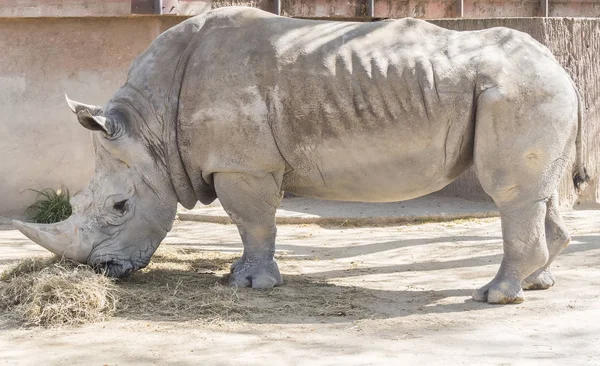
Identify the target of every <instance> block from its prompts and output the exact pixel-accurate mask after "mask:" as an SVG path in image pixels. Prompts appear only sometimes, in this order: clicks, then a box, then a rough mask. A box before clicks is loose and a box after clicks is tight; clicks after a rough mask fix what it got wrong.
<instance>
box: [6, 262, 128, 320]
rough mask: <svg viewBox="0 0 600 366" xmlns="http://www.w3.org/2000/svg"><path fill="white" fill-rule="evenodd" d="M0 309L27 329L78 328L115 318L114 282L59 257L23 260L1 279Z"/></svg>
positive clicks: (115, 290)
mask: <svg viewBox="0 0 600 366" xmlns="http://www.w3.org/2000/svg"><path fill="white" fill-rule="evenodd" d="M0 280H1V281H2V283H1V284H0V309H2V310H5V311H9V312H11V313H12V314H14V315H16V317H17V318H18V319H19V320H21V321H22V322H23V323H24V324H27V325H43V326H61V325H79V324H84V323H89V322H95V321H100V320H104V319H106V318H107V317H109V316H111V315H112V314H114V312H115V310H116V304H117V299H118V296H117V287H116V286H115V284H114V281H112V280H110V279H109V278H107V277H104V276H101V275H98V274H96V273H95V272H94V271H93V270H92V269H91V268H90V267H88V266H82V265H77V264H75V263H72V262H69V261H65V260H60V258H58V257H36V258H30V259H26V260H24V261H22V262H20V263H17V264H16V265H14V266H13V267H12V268H10V269H8V270H6V271H5V272H3V273H2V275H1V276H0Z"/></svg>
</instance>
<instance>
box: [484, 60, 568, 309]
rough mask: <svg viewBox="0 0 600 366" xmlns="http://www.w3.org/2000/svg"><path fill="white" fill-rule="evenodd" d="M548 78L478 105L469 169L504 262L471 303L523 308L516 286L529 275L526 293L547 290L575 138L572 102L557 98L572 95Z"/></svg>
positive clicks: (488, 94)
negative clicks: (492, 212) (493, 211)
mask: <svg viewBox="0 0 600 366" xmlns="http://www.w3.org/2000/svg"><path fill="white" fill-rule="evenodd" d="M548 67H549V68H550V69H549V70H550V71H552V69H551V67H552V66H551V65H549V66H548ZM550 71H549V72H548V73H547V74H545V75H546V76H544V77H540V78H539V80H531V83H530V85H522V86H516V85H514V84H510V81H508V80H506V81H504V82H505V83H508V84H507V85H501V86H503V87H497V88H490V89H487V90H486V91H484V92H482V93H481V94H480V96H479V98H478V102H477V120H476V122H475V123H476V127H475V135H476V139H475V145H474V156H475V158H474V164H475V169H476V172H477V176H478V178H479V181H480V183H481V185H482V187H483V189H484V190H485V191H486V193H488V194H489V195H490V196H491V197H492V198H493V200H494V202H495V203H496V205H497V206H498V208H499V210H500V218H501V225H502V238H503V248H504V256H503V258H502V262H501V264H500V269H499V270H498V273H497V274H496V276H495V277H494V279H492V281H491V282H489V283H488V284H487V285H485V286H483V287H482V288H480V289H478V290H476V291H475V292H474V293H473V299H474V300H477V301H487V302H488V303H519V302H522V301H523V300H524V293H523V289H522V283H523V280H525V279H526V278H528V276H530V275H531V274H532V273H534V272H536V271H539V272H538V273H537V274H535V275H534V276H535V277H536V278H531V277H529V279H528V280H527V281H526V282H525V285H526V286H527V287H531V286H540V287H542V286H543V287H546V286H549V285H551V284H552V283H553V278H552V275H551V274H550V273H549V272H544V271H545V270H546V267H547V266H548V265H549V264H550V262H551V261H552V260H553V259H554V258H555V257H556V256H557V255H558V253H559V252H560V250H561V249H562V247H564V245H565V244H566V243H567V241H568V234H567V233H566V230H564V226H563V224H562V220H560V216H559V215H558V211H557V209H556V207H555V206H556V202H555V201H556V191H557V188H558V184H559V179H560V177H561V176H562V174H563V172H564V171H565V169H566V168H567V165H568V162H569V161H570V159H569V154H570V151H571V150H572V146H573V145H574V142H575V137H576V134H577V118H576V116H577V97H576V95H575V94H574V93H568V92H559V91H560V90H563V88H564V90H572V89H571V86H570V81H569V80H568V78H567V77H566V75H565V74H564V71H561V72H560V73H558V72H557V73H552V72H550ZM521 88H522V89H523V90H521ZM541 92H543V93H542V94H540V93H541ZM529 95H532V97H524V96H529ZM536 95H541V96H540V98H542V97H543V98H544V100H545V103H540V102H539V101H538V99H537V98H535V96H536ZM515 106H518V108H517V107H515ZM548 202H550V204H548ZM547 212H548V214H547ZM547 233H548V234H549V235H550V238H549V240H548V241H547V240H546V239H547V238H546V235H547ZM555 238H556V239H555ZM536 281H537V282H539V283H538V284H535V285H530V282H536Z"/></svg>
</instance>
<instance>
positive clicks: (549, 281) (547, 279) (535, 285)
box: [521, 269, 555, 290]
mask: <svg viewBox="0 0 600 366" xmlns="http://www.w3.org/2000/svg"><path fill="white" fill-rule="evenodd" d="M554 282H555V281H554V275H553V274H552V273H550V271H548V270H547V269H544V270H541V271H535V272H533V273H532V274H531V275H529V277H527V278H526V279H524V280H523V282H522V283H521V286H522V287H523V289H524V290H545V289H547V288H550V287H552V286H554Z"/></svg>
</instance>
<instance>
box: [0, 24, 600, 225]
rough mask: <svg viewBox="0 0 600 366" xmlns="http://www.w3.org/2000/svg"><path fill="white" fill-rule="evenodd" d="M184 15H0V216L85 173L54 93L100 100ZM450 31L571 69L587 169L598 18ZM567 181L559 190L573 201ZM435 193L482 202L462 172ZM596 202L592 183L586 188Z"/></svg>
mask: <svg viewBox="0 0 600 366" xmlns="http://www.w3.org/2000/svg"><path fill="white" fill-rule="evenodd" d="M183 19H185V17H178V16H173V17H164V16H163V17H161V16H144V17H114V18H110V17H107V18H93V17H87V18H29V19H26V18H20V19H19V18H14V19H10V18H0V35H1V36H0V50H2V57H0V194H1V195H2V200H0V215H17V214H20V213H22V210H23V209H24V208H25V207H26V205H28V204H29V203H31V202H32V200H33V197H34V194H32V193H31V192H28V191H26V189H27V188H40V187H55V188H58V187H59V186H60V185H61V184H64V185H65V186H67V187H68V188H70V189H71V191H72V192H73V193H75V192H76V191H77V190H79V189H81V188H82V187H84V186H85V185H86V184H87V182H88V181H89V179H90V177H91V174H92V171H93V155H92V148H91V141H90V137H89V133H88V132H87V131H86V130H84V129H83V128H82V127H80V126H79V124H78V123H77V121H76V119H75V117H74V116H73V115H72V114H71V112H70V111H69V110H68V108H67V107H66V106H65V102H64V99H63V94H64V93H68V95H69V96H70V97H71V98H73V99H76V100H80V101H82V102H86V103H93V104H104V102H106V100H107V99H108V98H109V97H110V96H111V95H112V93H113V92H114V91H115V90H116V89H117V88H118V87H119V86H120V85H122V83H123V82H124V81H125V75H126V71H127V69H128V67H129V65H130V63H131V61H132V60H133V58H134V57H135V56H137V55H138V54H140V53H141V52H142V51H143V50H144V49H145V48H146V47H147V46H148V44H149V43H150V42H151V41H152V40H153V39H154V38H155V37H156V36H157V35H158V34H160V33H161V32H162V31H164V30H165V29H168V28H169V27H170V26H172V25H174V24H176V23H178V22H180V21H182V20H183ZM435 23H436V24H438V25H441V26H445V27H448V28H452V29H480V28H484V27H488V26H497V25H505V26H510V27H513V28H516V29H520V30H523V31H526V32H529V33H530V34H532V35H533V36H534V37H535V38H536V39H538V40H540V41H541V42H542V43H544V44H546V45H548V46H549V47H550V48H551V49H552V51H553V52H554V53H555V54H556V55H557V57H558V59H559V60H560V61H561V62H562V63H563V65H565V66H566V68H567V69H568V70H569V71H570V72H571V74H572V75H573V77H574V79H575V80H576V82H577V83H578V85H579V87H580V88H581V90H582V92H583V95H584V99H585V105H586V135H585V143H586V147H587V152H588V157H589V162H588V168H589V169H590V172H591V173H593V174H594V175H595V176H597V174H596V172H598V170H599V166H598V164H599V160H598V157H599V156H600V154H599V153H600V151H599V149H600V142H599V139H598V136H600V134H599V133H600V73H599V67H598V58H597V55H600V19H541V18H538V19H483V20H443V21H436V22H435ZM569 184H570V183H569V180H568V179H565V181H564V182H563V184H562V185H561V192H562V195H563V197H564V198H565V200H566V202H571V201H572V200H573V198H574V197H573V195H572V193H571V192H572V189H571V187H570V186H569ZM442 193H443V194H448V195H460V196H463V197H468V198H475V199H482V198H483V199H485V198H486V196H485V194H484V193H482V191H481V188H480V187H479V185H478V183H477V181H476V178H475V177H474V176H473V174H472V172H468V173H467V174H466V175H465V176H463V177H461V178H460V179H459V180H458V181H457V182H456V183H454V184H452V185H451V186H450V187H448V188H446V189H445V190H444V191H443V192H442ZM585 194H586V196H585V198H584V199H585V200H587V201H588V202H598V201H600V197H599V196H600V194H599V184H598V178H595V180H594V183H593V184H592V185H591V186H590V188H589V189H588V190H587V191H586V192H585Z"/></svg>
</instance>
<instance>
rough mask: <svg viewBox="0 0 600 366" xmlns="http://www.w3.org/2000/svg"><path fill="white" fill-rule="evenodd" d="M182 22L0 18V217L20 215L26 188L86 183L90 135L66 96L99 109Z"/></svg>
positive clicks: (27, 196) (73, 188)
mask: <svg viewBox="0 0 600 366" xmlns="http://www.w3.org/2000/svg"><path fill="white" fill-rule="evenodd" d="M180 20H181V19H173V18H170V17H162V18H159V17H143V18H30V19H25V18H21V19H18V18H15V19H7V18H4V19H2V18H0V35H1V36H0V50H1V52H2V56H1V57H0V195H1V197H2V198H1V199H0V215H11V214H18V213H20V212H22V210H23V209H24V207H25V206H26V205H28V204H30V203H31V202H32V200H33V198H34V196H35V195H34V194H33V193H32V192H28V191H25V190H26V189H28V188H37V189H39V188H40V187H55V188H58V187H59V186H60V185H61V184H64V185H65V186H66V187H68V188H70V190H71V191H72V192H73V193H75V192H76V191H77V190H79V189H80V188H82V187H84V186H85V185H86V184H87V182H88V181H89V179H90V177H91V175H92V172H93V168H94V157H93V154H92V146H91V140H90V135H89V132H88V131H87V130H85V129H84V128H82V127H81V126H80V125H79V123H78V122H77V120H76V118H75V116H74V115H73V114H72V113H71V112H70V111H69V109H68V108H67V107H66V104H65V101H64V94H65V93H67V94H68V95H69V96H70V97H71V98H73V99H76V100H81V101H85V102H86V103H91V104H104V103H105V102H106V101H107V100H108V98H109V97H110V96H111V95H112V93H113V92H114V91H115V90H116V89H117V88H118V87H119V86H121V85H122V84H123V83H124V81H125V77H126V72H127V69H128V68H129V65H130V63H131V61H132V60H133V58H134V57H135V56H137V55H138V54H140V53H141V52H143V51H144V49H145V48H146V47H147V46H148V45H149V44H150V42H151V41H152V40H153V39H154V38H155V37H156V36H158V35H159V34H160V33H161V32H162V31H164V30H165V29H167V28H169V27H170V26H172V25H173V24H175V23H176V22H178V21H180Z"/></svg>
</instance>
